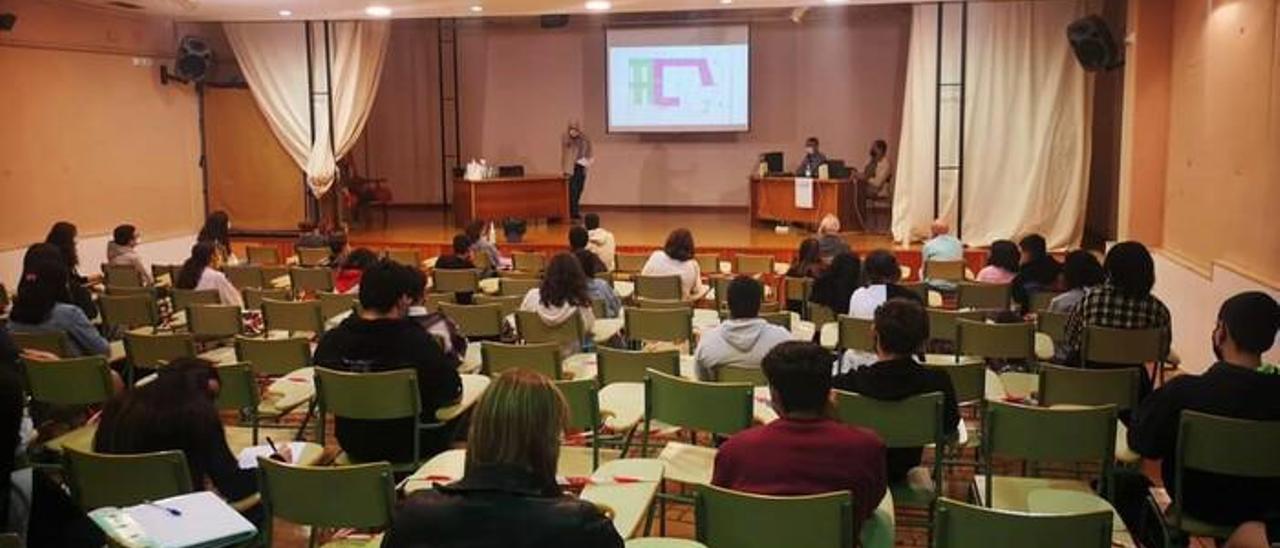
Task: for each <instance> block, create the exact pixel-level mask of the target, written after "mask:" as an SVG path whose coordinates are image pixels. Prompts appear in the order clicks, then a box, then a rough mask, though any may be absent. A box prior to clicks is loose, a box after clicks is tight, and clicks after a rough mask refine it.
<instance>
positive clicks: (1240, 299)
mask: <svg viewBox="0 0 1280 548" xmlns="http://www.w3.org/2000/svg"><path fill="white" fill-rule="evenodd" d="M1218 326H1219V327H1220V328H1221V329H1222V330H1223V331H1224V332H1225V333H1223V335H1224V336H1225V337H1227V338H1230V339H1231V341H1232V342H1233V343H1235V346H1236V348H1238V349H1240V351H1241V352H1245V353H1247V354H1251V355H1258V356H1261V355H1262V354H1263V353H1264V352H1266V351H1268V350H1271V347H1272V346H1273V345H1275V342H1276V331H1277V330H1280V305H1277V304H1276V300H1275V299H1274V298H1273V297H1271V295H1268V294H1266V293H1263V292H1261V291H1247V292H1244V293H1238V294H1236V295H1235V296H1233V297H1231V298H1230V299H1227V300H1226V301H1224V302H1223V303H1222V308H1219V309H1218ZM1215 335H1216V334H1215ZM1214 342H1215V345H1216V344H1220V343H1219V342H1218V341H1216V340H1215V341H1214Z"/></svg>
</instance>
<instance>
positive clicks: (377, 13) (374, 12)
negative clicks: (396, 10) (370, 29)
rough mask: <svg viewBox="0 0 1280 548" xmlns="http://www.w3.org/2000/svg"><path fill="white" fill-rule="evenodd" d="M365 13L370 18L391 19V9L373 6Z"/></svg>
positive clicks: (366, 9)
mask: <svg viewBox="0 0 1280 548" xmlns="http://www.w3.org/2000/svg"><path fill="white" fill-rule="evenodd" d="M364 13H365V14H366V15H368V16H370V17H391V8H388V7H386V6H378V5H373V6H369V7H367V8H365V9H364Z"/></svg>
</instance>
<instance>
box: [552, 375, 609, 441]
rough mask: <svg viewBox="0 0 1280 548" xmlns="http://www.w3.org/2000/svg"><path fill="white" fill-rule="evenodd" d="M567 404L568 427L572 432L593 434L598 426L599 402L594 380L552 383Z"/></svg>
mask: <svg viewBox="0 0 1280 548" xmlns="http://www.w3.org/2000/svg"><path fill="white" fill-rule="evenodd" d="M554 382H555V385H556V388H558V389H559V390H560V393H561V394H563V395H564V400H565V402H566V403H568V404H569V417H568V421H567V422H568V424H566V426H568V427H569V428H570V429H573V430H581V431H585V432H595V431H596V429H597V428H598V427H599V426H600V402H599V400H598V399H597V398H596V380H595V379H578V380H572V381H554Z"/></svg>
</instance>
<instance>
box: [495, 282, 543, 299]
mask: <svg viewBox="0 0 1280 548" xmlns="http://www.w3.org/2000/svg"><path fill="white" fill-rule="evenodd" d="M540 285H542V280H538V279H521V278H502V279H499V280H498V294H499V295H503V296H509V297H520V298H522V299H523V298H524V296H525V295H526V294H528V293H529V290H531V289H537V288H538V286H540Z"/></svg>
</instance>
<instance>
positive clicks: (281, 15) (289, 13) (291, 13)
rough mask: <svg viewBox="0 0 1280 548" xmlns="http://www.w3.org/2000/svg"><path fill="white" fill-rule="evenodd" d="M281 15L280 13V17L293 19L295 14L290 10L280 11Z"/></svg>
mask: <svg viewBox="0 0 1280 548" xmlns="http://www.w3.org/2000/svg"><path fill="white" fill-rule="evenodd" d="M279 13H280V17H292V16H293V12H291V11H289V10H280V11H279Z"/></svg>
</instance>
